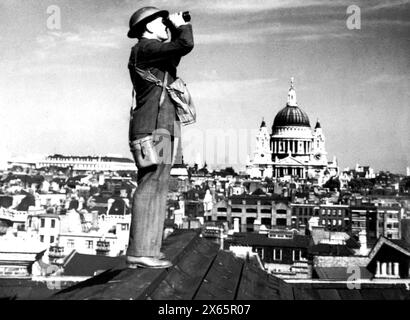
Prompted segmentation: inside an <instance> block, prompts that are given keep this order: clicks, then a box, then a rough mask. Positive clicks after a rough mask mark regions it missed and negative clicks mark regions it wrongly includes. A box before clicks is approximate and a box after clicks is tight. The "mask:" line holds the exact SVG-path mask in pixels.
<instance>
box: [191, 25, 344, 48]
mask: <svg viewBox="0 0 410 320" xmlns="http://www.w3.org/2000/svg"><path fill="white" fill-rule="evenodd" d="M272 36H275V37H276V38H275V40H276V41H277V40H285V41H286V40H321V39H333V38H338V39H341V38H347V37H351V36H352V33H351V32H346V28H344V24H343V25H342V24H340V22H337V21H336V22H333V21H332V22H327V23H325V24H316V25H307V24H283V23H270V24H265V25H262V26H258V27H253V28H252V27H250V26H249V27H248V28H247V29H237V28H235V29H231V30H227V31H224V32H213V33H199V34H196V35H195V42H196V43H197V44H215V43H229V44H238V43H240V44H245V43H260V42H265V41H267V40H268V39H269V38H270V37H272Z"/></svg>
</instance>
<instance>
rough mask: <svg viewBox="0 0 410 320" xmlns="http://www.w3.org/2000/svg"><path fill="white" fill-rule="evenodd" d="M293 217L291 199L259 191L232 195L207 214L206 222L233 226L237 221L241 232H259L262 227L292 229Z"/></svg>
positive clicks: (219, 202)
mask: <svg viewBox="0 0 410 320" xmlns="http://www.w3.org/2000/svg"><path fill="white" fill-rule="evenodd" d="M291 215H292V211H291V207H290V201H289V198H286V197H283V196H280V195H276V194H272V195H269V194H265V193H264V192H263V191H262V190H261V189H257V190H256V191H255V192H253V193H252V194H242V195H232V196H230V197H228V198H227V199H222V200H220V201H218V202H217V203H216V204H215V205H214V206H213V208H212V210H211V211H210V212H209V213H207V212H205V220H206V221H222V222H223V221H227V222H228V223H229V224H231V225H232V224H235V220H236V221H237V224H238V225H239V226H240V231H241V232H246V231H250V232H252V231H259V229H260V228H261V227H262V225H264V226H265V227H266V228H271V227H272V226H278V227H282V228H286V227H291ZM238 231H239V230H238Z"/></svg>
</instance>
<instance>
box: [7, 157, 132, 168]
mask: <svg viewBox="0 0 410 320" xmlns="http://www.w3.org/2000/svg"><path fill="white" fill-rule="evenodd" d="M14 165H16V166H23V167H29V168H33V169H40V168H45V167H60V168H67V167H70V168H72V170H74V171H83V172H88V171H90V172H91V171H103V172H109V171H136V170H137V168H136V167H135V163H134V161H132V160H131V159H128V158H122V157H118V156H116V157H111V156H105V157H100V156H64V155H59V154H55V155H52V156H47V157H45V158H36V159H34V158H33V159H12V160H9V161H8V167H9V168H11V167H13V166H14Z"/></svg>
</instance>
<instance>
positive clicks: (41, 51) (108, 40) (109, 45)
mask: <svg viewBox="0 0 410 320" xmlns="http://www.w3.org/2000/svg"><path fill="white" fill-rule="evenodd" d="M124 34H126V28H125V27H112V28H109V29H102V30H93V29H91V28H83V29H82V30H81V31H79V32H58V31H49V32H48V33H46V34H44V35H39V36H37V38H36V44H37V45H38V48H37V50H36V51H35V55H36V56H37V57H38V58H40V59H45V58H47V57H48V56H50V55H55V53H56V51H58V52H59V53H64V54H65V55H67V54H69V55H80V54H84V53H85V54H91V53H94V52H95V51H96V50H104V49H110V50H112V49H119V48H120V47H121V44H122V43H124Z"/></svg>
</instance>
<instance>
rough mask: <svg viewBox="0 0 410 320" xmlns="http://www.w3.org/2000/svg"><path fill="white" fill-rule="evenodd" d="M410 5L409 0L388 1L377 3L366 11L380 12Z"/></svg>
mask: <svg viewBox="0 0 410 320" xmlns="http://www.w3.org/2000/svg"><path fill="white" fill-rule="evenodd" d="M406 4H410V1H409V0H390V1H379V3H378V4H375V5H372V6H370V7H369V8H368V9H367V10H381V9H390V8H396V7H399V6H402V5H406Z"/></svg>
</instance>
